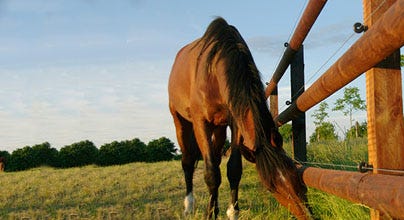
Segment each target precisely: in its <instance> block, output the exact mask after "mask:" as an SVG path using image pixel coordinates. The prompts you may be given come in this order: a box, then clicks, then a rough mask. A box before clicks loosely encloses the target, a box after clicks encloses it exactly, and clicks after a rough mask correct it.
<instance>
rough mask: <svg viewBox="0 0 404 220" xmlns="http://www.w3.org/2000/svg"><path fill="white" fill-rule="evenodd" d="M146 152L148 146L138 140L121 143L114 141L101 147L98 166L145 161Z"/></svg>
mask: <svg viewBox="0 0 404 220" xmlns="http://www.w3.org/2000/svg"><path fill="white" fill-rule="evenodd" d="M145 150H146V144H144V143H143V142H142V141H140V140H139V139H138V138H135V139H133V140H127V141H121V142H117V141H114V142H112V143H109V144H104V145H102V146H101V148H100V150H99V154H98V159H97V164H98V165H102V166H107V165H118V164H127V163H131V162H137V161H143V160H144V157H145Z"/></svg>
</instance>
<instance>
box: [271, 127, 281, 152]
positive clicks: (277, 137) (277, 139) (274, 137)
mask: <svg viewBox="0 0 404 220" xmlns="http://www.w3.org/2000/svg"><path fill="white" fill-rule="evenodd" d="M271 144H272V146H274V147H280V148H282V145H283V138H282V135H281V134H280V133H279V132H278V129H276V128H273V129H271Z"/></svg>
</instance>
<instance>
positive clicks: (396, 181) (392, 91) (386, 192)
mask: <svg viewBox="0 0 404 220" xmlns="http://www.w3.org/2000/svg"><path fill="white" fill-rule="evenodd" d="M325 2H326V0H323V1H321V0H310V2H309V4H308V6H307V7H306V10H305V12H304V14H303V16H302V18H301V20H300V22H299V25H298V27H297V28H296V30H295V32H294V34H293V37H292V39H291V41H290V43H289V45H288V48H287V49H286V50H285V53H284V55H283V57H282V59H281V61H280V63H279V64H278V67H277V69H276V71H275V73H274V75H273V76H272V78H271V81H270V82H269V84H268V86H267V88H266V91H265V94H266V95H267V97H268V96H270V102H271V112H272V114H273V115H274V116H276V117H275V122H276V123H277V125H278V126H280V125H282V124H284V123H286V122H288V121H290V120H293V121H296V118H298V119H300V118H301V116H302V115H304V112H306V111H307V110H309V109H310V108H311V107H313V106H314V105H316V104H318V103H320V102H321V101H323V100H324V99H326V98H327V97H328V96H330V95H331V94H333V93H334V92H336V91H338V90H339V89H341V88H342V87H343V86H345V85H347V84H348V83H349V82H351V81H352V80H354V79H355V78H357V77H358V76H359V75H361V74H362V73H364V72H365V71H368V72H367V73H366V94H367V115H368V155H369V163H370V164H372V165H373V167H374V168H375V169H374V170H373V174H372V173H366V174H363V173H354V172H347V171H335V170H326V169H319V168H306V169H305V171H304V172H303V181H304V182H305V183H306V184H307V185H308V186H310V187H314V188H317V189H320V190H322V191H325V192H328V193H332V194H334V195H337V196H339V197H342V198H345V199H348V200H350V201H353V202H356V203H362V204H364V205H367V206H369V207H370V208H372V209H371V218H372V219H374V220H376V219H385V218H386V217H387V218H394V219H396V218H397V219H404V176H393V175H383V171H382V170H383V169H394V170H403V171H404V146H403V143H404V121H403V106H402V85H401V71H400V66H399V63H400V62H399V57H400V52H399V49H400V48H401V47H402V46H403V45H404V0H384V1H379V0H363V8H364V20H365V21H366V24H365V25H367V26H368V30H367V31H366V32H365V33H364V34H363V36H362V37H361V38H360V39H359V40H357V41H356V42H355V43H354V44H353V45H352V46H351V48H350V49H348V51H347V52H345V53H344V54H343V55H342V56H341V57H340V58H339V59H338V60H337V61H336V62H335V63H334V64H333V65H332V66H331V67H330V68H329V69H328V70H327V71H326V72H325V73H324V74H323V75H322V76H321V77H320V78H319V79H318V80H316V81H315V82H314V83H313V84H312V86H311V87H310V88H309V89H308V90H307V91H305V92H303V93H301V95H300V96H299V97H297V99H296V98H295V95H293V94H292V104H291V105H290V106H289V107H288V108H287V109H286V110H285V111H283V112H282V113H281V114H279V115H278V109H277V106H278V104H277V88H276V87H277V84H278V82H279V80H280V78H281V77H282V76H283V74H284V72H285V70H286V69H287V68H288V66H289V65H290V63H291V62H292V60H294V61H293V63H294V62H295V61H296V57H297V56H296V55H297V54H298V52H297V51H298V50H302V49H303V47H302V42H303V41H304V39H305V38H306V36H307V34H308V31H309V30H310V28H311V27H312V25H313V24H314V22H315V20H316V18H317V17H318V15H319V13H320V12H321V9H322V8H323V6H324V4H325ZM298 60H303V59H302V58H301V59H300V58H299V59H298ZM381 61H382V62H381ZM302 63H303V61H302ZM302 63H301V64H302ZM299 65H300V64H299ZM291 69H293V68H291ZM301 72H303V73H304V71H298V72H297V74H301ZM291 74H292V76H293V74H296V73H294V72H293V71H292V73H291ZM292 78H293V77H291V79H292ZM298 83H300V81H299V80H297V81H296V82H295V81H293V80H292V86H291V88H292V90H293V88H294V87H296V84H298ZM302 88H304V86H302ZM302 91H303V90H302ZM274 106H275V107H274ZM293 121H292V127H294V123H293ZM299 126H300V127H299V128H300V130H302V131H304V125H303V126H301V125H299ZM292 129H293V128H292ZM298 130H299V129H298ZM297 136H302V135H297ZM295 138H296V137H295V133H293V142H296V140H295ZM299 146H300V147H303V148H304V149H305V147H306V143H305V141H304V143H303V144H302V145H299ZM299 146H295V143H294V147H293V149H295V148H296V147H299ZM295 157H296V154H295ZM301 157H303V156H301ZM398 175H400V174H398Z"/></svg>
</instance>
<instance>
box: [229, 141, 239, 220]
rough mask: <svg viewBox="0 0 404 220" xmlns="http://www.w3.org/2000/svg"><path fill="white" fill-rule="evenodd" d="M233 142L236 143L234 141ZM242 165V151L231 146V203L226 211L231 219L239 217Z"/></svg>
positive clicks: (234, 219)
mask: <svg viewBox="0 0 404 220" xmlns="http://www.w3.org/2000/svg"><path fill="white" fill-rule="evenodd" d="M232 143H234V142H233V141H232ZM241 174H242V165H241V152H240V149H239V148H238V146H234V145H232V146H231V154H230V158H229V161H228V162H227V179H228V180H229V183H230V194H231V203H230V206H229V208H228V209H227V211H226V214H227V217H228V218H229V219H230V220H236V219H238V215H239V207H238V187H239V184H240V180H241Z"/></svg>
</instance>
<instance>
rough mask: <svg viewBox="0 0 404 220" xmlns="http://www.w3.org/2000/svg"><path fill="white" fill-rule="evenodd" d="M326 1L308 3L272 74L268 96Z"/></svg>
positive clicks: (267, 90)
mask: <svg viewBox="0 0 404 220" xmlns="http://www.w3.org/2000/svg"><path fill="white" fill-rule="evenodd" d="M326 2H327V0H310V1H309V3H308V4H307V6H306V9H305V10H304V12H303V15H302V17H301V19H300V21H299V24H298V25H297V27H296V30H295V31H294V32H293V35H292V38H291V39H290V41H289V43H288V46H287V48H286V51H285V52H284V53H283V55H282V58H281V61H280V62H279V64H278V66H277V67H276V70H275V72H274V74H273V75H272V78H271V80H270V81H269V83H268V86H267V88H266V89H265V95H266V97H267V98H268V97H269V95H270V94H271V93H272V92H273V91H274V89H275V87H276V85H277V84H278V83H279V80H280V79H281V78H282V76H283V74H284V73H285V71H286V69H287V68H288V66H289V64H290V63H291V61H292V59H293V56H294V55H295V53H297V51H298V50H299V48H300V47H301V45H302V43H303V41H304V39H306V36H307V34H308V33H309V31H310V29H311V27H312V26H313V24H314V22H315V21H316V19H317V17H318V16H319V15H320V12H321V10H322V9H323V7H324V5H325V3H326Z"/></svg>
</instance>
